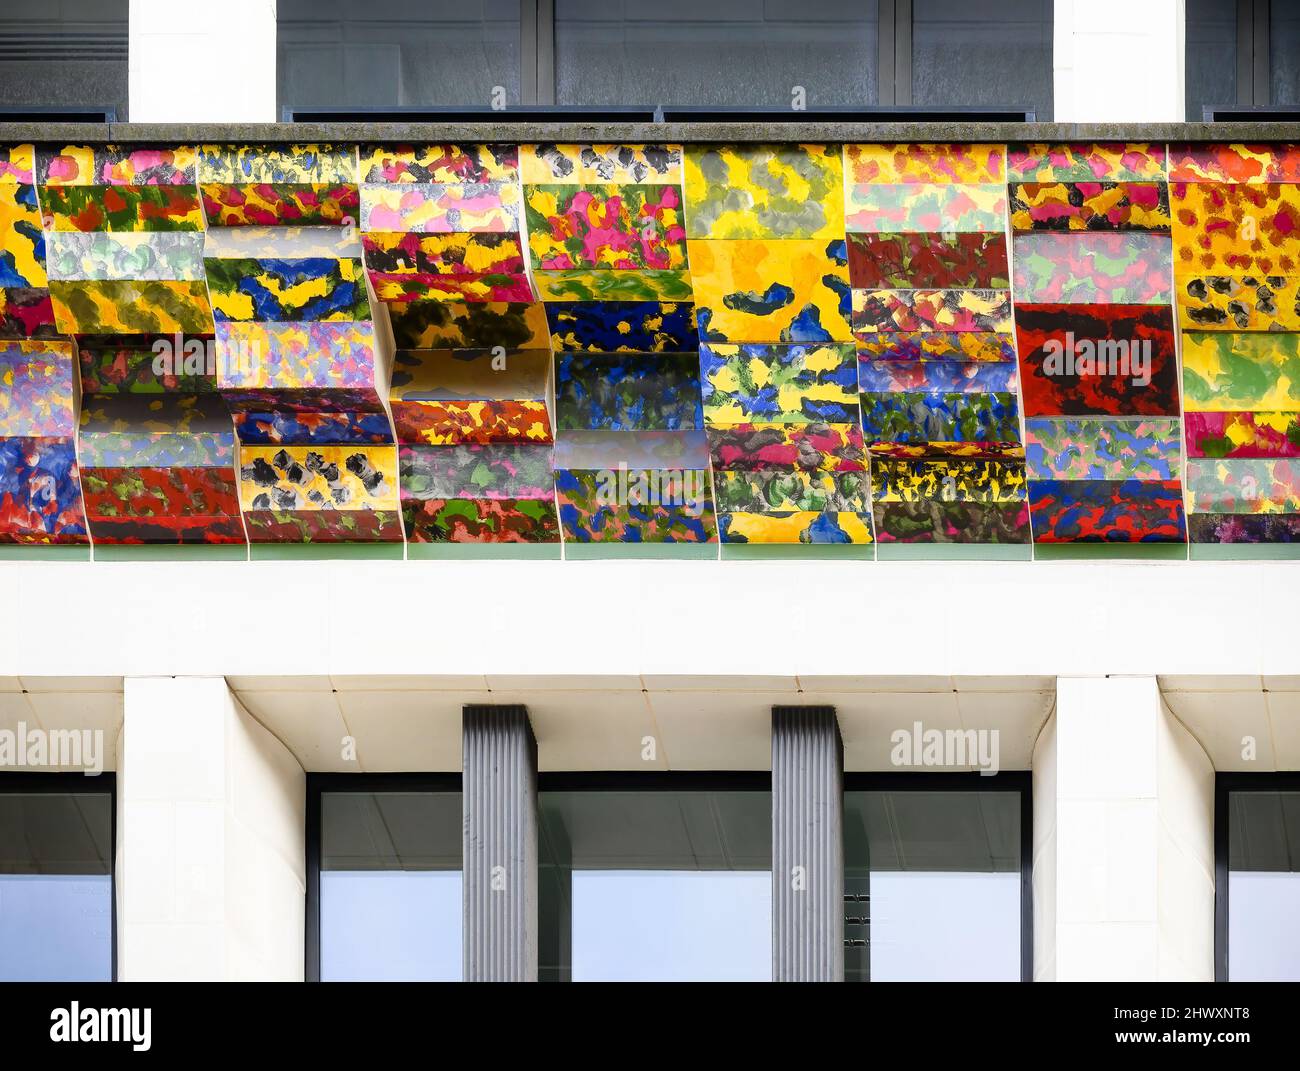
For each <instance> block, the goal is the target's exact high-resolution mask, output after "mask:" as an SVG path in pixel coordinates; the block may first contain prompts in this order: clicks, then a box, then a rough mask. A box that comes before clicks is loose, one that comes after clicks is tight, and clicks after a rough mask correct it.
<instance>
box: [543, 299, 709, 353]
mask: <svg viewBox="0 0 1300 1071" xmlns="http://www.w3.org/2000/svg"><path fill="white" fill-rule="evenodd" d="M546 319H547V323H548V324H549V325H550V331H551V347H552V348H553V349H554V350H555V351H556V352H591V353H621V352H635V353H662V352H666V351H678V352H681V351H684V350H690V349H694V348H695V347H696V346H697V345H698V344H699V342H698V337H697V335H696V328H695V306H694V305H692V304H690V303H688V302H659V301H572V302H564V303H561V302H551V303H548V304H547V306H546Z"/></svg>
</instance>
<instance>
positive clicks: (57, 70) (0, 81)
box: [0, 0, 128, 120]
mask: <svg viewBox="0 0 1300 1071" xmlns="http://www.w3.org/2000/svg"><path fill="white" fill-rule="evenodd" d="M127 6H128V0H5V2H4V3H3V4H0V105H4V106H6V107H16V106H23V105H32V106H36V105H43V106H51V105H60V106H67V107H83V108H84V107H101V108H105V107H106V108H114V109H116V112H117V118H118V119H119V120H124V119H126V118H127V108H126V103H127V102H126V93H127V70H126V47H127Z"/></svg>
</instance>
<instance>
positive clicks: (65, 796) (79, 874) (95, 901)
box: [0, 774, 113, 982]
mask: <svg viewBox="0 0 1300 1071" xmlns="http://www.w3.org/2000/svg"><path fill="white" fill-rule="evenodd" d="M4 776H5V775H4V774H0V778H2V777H4ZM70 780H82V779H80V778H70ZM112 813H113V812H112V797H111V795H110V794H109V793H108V792H93V793H92V792H60V793H52V792H41V793H36V792H32V793H25V792H12V791H6V790H5V788H4V785H3V783H2V782H0V981H3V982H14V981H97V982H106V981H110V980H111V979H112V972H113V883H112V878H111V876H110V875H111V873H112V870H111V866H112V843H113V841H112Z"/></svg>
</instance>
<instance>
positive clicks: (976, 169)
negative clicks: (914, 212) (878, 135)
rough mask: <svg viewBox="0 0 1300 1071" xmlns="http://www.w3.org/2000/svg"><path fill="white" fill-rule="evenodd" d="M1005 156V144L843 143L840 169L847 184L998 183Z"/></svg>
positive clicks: (1003, 176) (1002, 179)
mask: <svg viewBox="0 0 1300 1071" xmlns="http://www.w3.org/2000/svg"><path fill="white" fill-rule="evenodd" d="M1006 156H1007V154H1006V146H1004V145H991V144H968V143H955V144H940V143H935V142H929V143H919V142H918V143H912V144H893V145H845V146H844V168H845V172H846V177H847V180H848V182H850V183H886V184H900V183H909V184H919V185H933V184H942V183H953V184H959V183H966V184H972V183H973V184H990V183H991V184H994V185H1000V184H1002V183H1004V182H1005V181H1006V177H1007V171H1006V167H1007V164H1006Z"/></svg>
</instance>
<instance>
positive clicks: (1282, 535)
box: [1187, 513, 1300, 543]
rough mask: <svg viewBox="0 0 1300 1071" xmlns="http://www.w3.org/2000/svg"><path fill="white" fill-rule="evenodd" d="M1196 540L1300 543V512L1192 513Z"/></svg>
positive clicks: (1189, 517)
mask: <svg viewBox="0 0 1300 1071" xmlns="http://www.w3.org/2000/svg"><path fill="white" fill-rule="evenodd" d="M1187 529H1188V535H1189V538H1190V540H1191V542H1193V543H1300V514H1296V513H1189V514H1188V515H1187Z"/></svg>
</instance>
